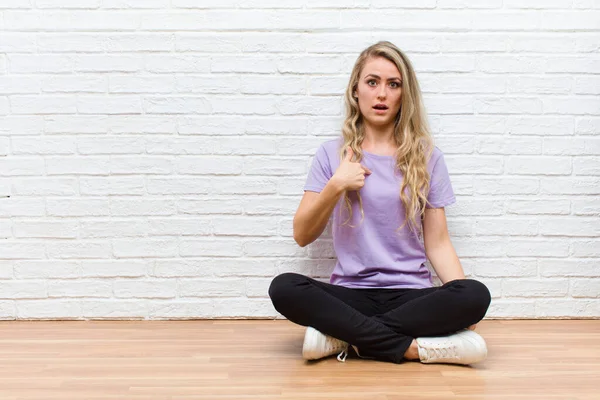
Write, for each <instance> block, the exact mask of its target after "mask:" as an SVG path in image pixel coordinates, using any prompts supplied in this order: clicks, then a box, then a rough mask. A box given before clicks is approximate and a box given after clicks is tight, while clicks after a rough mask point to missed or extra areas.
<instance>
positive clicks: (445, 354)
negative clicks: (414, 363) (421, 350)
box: [425, 346, 458, 359]
mask: <svg viewBox="0 0 600 400" xmlns="http://www.w3.org/2000/svg"><path fill="white" fill-rule="evenodd" d="M425 350H427V358H428V359H431V358H445V359H448V358H458V354H457V351H456V346H450V347H441V348H436V347H433V348H431V347H429V348H426V349H425Z"/></svg>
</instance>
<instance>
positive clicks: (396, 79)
mask: <svg viewBox="0 0 600 400" xmlns="http://www.w3.org/2000/svg"><path fill="white" fill-rule="evenodd" d="M369 76H372V77H374V78H377V79H381V77H380V76H379V75H375V74H368V75H367V76H365V78H367V77H369ZM388 81H400V82H402V79H400V78H398V77H394V78H389V79H388Z"/></svg>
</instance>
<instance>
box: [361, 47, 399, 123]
mask: <svg viewBox="0 0 600 400" xmlns="http://www.w3.org/2000/svg"><path fill="white" fill-rule="evenodd" d="M354 96H355V97H358V106H359V108H360V113H361V114H362V116H363V118H364V119H365V122H366V123H368V124H371V125H373V126H379V127H382V126H386V125H389V124H393V123H394V120H395V118H396V115H397V114H398V111H399V110H400V99H401V97H402V76H400V71H398V68H397V67H396V64H394V63H393V62H391V61H390V60H388V59H386V58H383V57H374V58H370V59H368V60H367V62H366V63H365V66H364V67H363V69H362V71H361V73H360V77H359V79H358V85H357V87H356V91H355V93H354Z"/></svg>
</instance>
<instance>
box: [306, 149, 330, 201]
mask: <svg viewBox="0 0 600 400" xmlns="http://www.w3.org/2000/svg"><path fill="white" fill-rule="evenodd" d="M332 176H333V173H332V172H331V165H330V163H329V157H328V156H327V152H326V151H325V147H324V146H323V145H321V146H320V147H319V148H318V150H317V152H316V154H315V156H314V158H313V161H312V165H311V167H310V170H309V171H308V177H307V178H306V184H305V185H304V190H305V191H306V190H308V191H311V192H317V193H321V191H322V190H323V189H324V188H325V185H327V182H329V179H331V177H332Z"/></svg>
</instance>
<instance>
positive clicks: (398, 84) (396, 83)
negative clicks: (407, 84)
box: [390, 82, 402, 89]
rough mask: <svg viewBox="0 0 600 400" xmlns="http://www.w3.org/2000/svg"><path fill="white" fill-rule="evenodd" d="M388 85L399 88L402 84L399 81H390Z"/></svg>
mask: <svg viewBox="0 0 600 400" xmlns="http://www.w3.org/2000/svg"><path fill="white" fill-rule="evenodd" d="M390 86H392V87H393V88H394V89H396V88H399V87H400V86H402V84H401V83H400V82H391V83H390Z"/></svg>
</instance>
